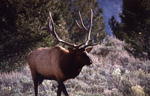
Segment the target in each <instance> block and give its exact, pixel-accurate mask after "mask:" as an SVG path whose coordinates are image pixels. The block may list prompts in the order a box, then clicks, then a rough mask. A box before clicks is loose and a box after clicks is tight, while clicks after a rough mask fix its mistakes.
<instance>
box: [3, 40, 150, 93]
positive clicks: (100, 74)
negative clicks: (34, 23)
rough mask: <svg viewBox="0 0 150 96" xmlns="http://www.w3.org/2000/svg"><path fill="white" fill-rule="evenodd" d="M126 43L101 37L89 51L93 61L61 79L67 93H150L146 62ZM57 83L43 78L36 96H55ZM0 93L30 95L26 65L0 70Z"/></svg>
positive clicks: (29, 77)
mask: <svg viewBox="0 0 150 96" xmlns="http://www.w3.org/2000/svg"><path fill="white" fill-rule="evenodd" d="M125 46H126V44H125V43H124V42H123V41H119V40H117V39H116V38H108V39H105V40H104V41H103V42H102V43H101V44H99V45H96V46H94V48H93V50H92V52H91V53H90V56H91V58H92V59H93V61H94V63H93V64H92V65H90V66H85V67H84V68H83V69H82V71H81V73H80V74H79V76H77V77H76V78H75V79H70V80H68V81H66V82H65V85H66V88H67V91H68V93H69V94H70V95H71V96H150V82H149V81H150V61H149V60H144V59H143V60H140V59H139V58H134V57H133V56H132V55H131V54H130V53H128V52H127V51H126V50H125V48H124V47H125ZM56 90H57V83H56V82H55V81H50V80H45V81H44V82H43V83H42V85H40V86H39V96H56ZM0 93H1V94H0V96H34V91H33V82H32V79H31V73H30V70H29V67H28V65H25V66H23V67H22V68H21V71H15V72H10V73H0Z"/></svg>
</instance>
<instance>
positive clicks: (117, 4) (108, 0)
mask: <svg viewBox="0 0 150 96" xmlns="http://www.w3.org/2000/svg"><path fill="white" fill-rule="evenodd" d="M97 2H98V4H99V7H100V8H102V10H103V18H104V24H105V31H106V33H107V34H108V35H109V36H113V31H112V30H111V27H110V25H109V20H110V19H111V17H112V16H113V17H114V18H115V20H116V21H117V22H119V23H121V18H120V16H119V15H120V14H121V13H122V5H123V4H122V3H123V0H97Z"/></svg>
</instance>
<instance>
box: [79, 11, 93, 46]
mask: <svg viewBox="0 0 150 96" xmlns="http://www.w3.org/2000/svg"><path fill="white" fill-rule="evenodd" d="M79 17H80V22H81V25H80V24H79V23H78V21H77V20H76V24H77V26H78V27H79V28H80V29H82V30H84V31H87V32H88V37H87V40H86V41H85V43H83V44H81V45H80V46H82V47H87V46H91V45H89V42H90V40H91V32H92V26H93V10H92V9H91V20H90V27H89V28H87V27H85V24H84V23H83V19H82V16H81V13H80V11H79Z"/></svg>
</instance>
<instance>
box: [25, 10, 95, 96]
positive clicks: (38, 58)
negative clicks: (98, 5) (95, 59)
mask: <svg viewBox="0 0 150 96" xmlns="http://www.w3.org/2000/svg"><path fill="white" fill-rule="evenodd" d="M79 16H80V20H81V25H80V24H79V23H78V22H77V21H76V23H77V25H78V27H80V28H83V29H85V26H84V24H83V21H82V17H81V14H80V13H79ZM92 19H93V12H92V10H91V26H90V28H89V30H87V29H85V30H86V31H88V32H89V34H88V39H87V41H86V42H85V43H84V44H80V45H75V44H70V43H69V42H65V41H63V40H62V39H60V37H59V36H58V35H57V33H56V32H55V27H54V22H53V19H52V16H51V13H50V19H49V29H48V31H49V32H50V33H51V34H52V35H53V36H54V37H55V38H56V39H57V40H58V41H59V42H61V43H63V44H65V45H68V46H69V47H70V48H69V49H65V48H63V47H61V46H54V47H52V48H38V49H37V50H34V51H32V52H30V53H29V55H28V57H27V61H28V64H29V67H30V70H31V75H32V79H33V82H34V91H35V96H37V95H38V85H39V84H41V83H42V81H43V80H44V79H48V80H56V81H57V82H58V90H57V96H61V93H62V92H63V93H64V95H65V96H69V95H68V93H67V91H66V88H65V85H64V83H63V82H64V81H65V80H68V79H71V78H75V77H76V76H77V75H79V73H80V71H81V69H82V67H83V66H84V65H90V64H92V61H91V59H90V58H89V56H88V54H87V52H89V51H90V50H91V49H92V48H87V47H88V46H91V44H88V43H89V41H90V34H91V28H92Z"/></svg>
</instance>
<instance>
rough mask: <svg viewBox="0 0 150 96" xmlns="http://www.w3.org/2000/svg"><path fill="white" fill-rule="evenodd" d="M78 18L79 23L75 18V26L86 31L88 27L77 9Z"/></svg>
mask: <svg viewBox="0 0 150 96" xmlns="http://www.w3.org/2000/svg"><path fill="white" fill-rule="evenodd" d="M79 18H80V22H81V25H80V24H79V23H78V21H77V20H76V24H77V26H78V27H79V28H80V29H84V30H86V31H88V29H87V28H86V27H85V24H84V23H83V19H82V16H81V13H80V11H79Z"/></svg>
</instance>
